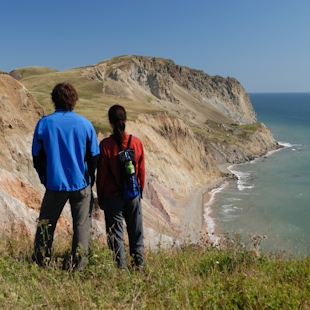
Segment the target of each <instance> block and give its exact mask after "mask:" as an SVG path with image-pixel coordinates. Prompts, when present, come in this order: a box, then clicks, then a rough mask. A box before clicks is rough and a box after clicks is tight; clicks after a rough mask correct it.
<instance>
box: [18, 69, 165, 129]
mask: <svg viewBox="0 0 310 310" xmlns="http://www.w3.org/2000/svg"><path fill="white" fill-rule="evenodd" d="M19 70H24V71H25V72H26V73H25V75H26V76H27V77H26V78H23V79H22V80H21V83H22V84H24V85H25V87H26V88H27V89H28V90H29V91H30V92H31V93H32V94H33V95H35V97H36V99H37V101H38V102H39V103H40V104H41V105H42V106H43V107H44V109H45V111H46V113H47V114H49V113H52V112H53V111H54V106H53V103H52V101H51V98H50V93H51V91H52V89H53V88H54V86H55V85H56V84H57V83H60V82H63V81H66V82H70V83H72V84H73V85H74V87H75V88H76V90H77V92H78V94H79V101H78V104H77V106H76V109H75V110H76V112H77V113H80V114H81V115H83V116H85V117H87V118H88V119H89V120H90V121H91V122H92V123H93V125H94V126H95V128H96V129H97V130H98V131H101V132H102V133H105V132H106V131H108V130H110V126H109V124H108V121H107V112H108V109H109V108H110V106H112V105H113V104H116V103H117V104H121V105H123V106H124V107H125V109H126V110H127V114H128V119H129V120H134V119H135V118H136V116H137V115H138V114H139V113H153V112H156V111H159V109H158V108H154V107H152V105H151V104H148V105H146V104H143V103H140V102H134V101H132V100H129V99H126V98H120V97H115V96H107V95H104V94H103V93H102V83H101V82H99V81H94V80H88V79H86V78H84V77H82V76H81V68H74V69H69V70H65V71H59V72H48V73H45V72H44V71H42V72H43V73H42V74H33V75H31V74H30V73H28V71H29V72H34V70H33V68H32V67H28V68H23V69H19ZM37 72H38V71H37Z"/></svg>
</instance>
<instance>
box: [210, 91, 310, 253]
mask: <svg viewBox="0 0 310 310" xmlns="http://www.w3.org/2000/svg"><path fill="white" fill-rule="evenodd" d="M250 98H251V102H252V104H253V106H254V109H255V111H256V112H257V118H258V121H260V122H263V123H264V124H265V125H266V126H267V127H268V128H269V129H270V131H271V133H272V134H273V136H274V138H275V139H276V140H277V141H278V142H279V144H281V145H283V146H284V148H282V149H281V150H279V151H276V152H271V153H269V154H268V155H267V156H263V157H262V158H259V159H257V160H255V161H252V162H249V163H246V164H241V165H234V166H231V167H230V168H229V169H230V170H231V171H232V172H233V173H234V174H235V175H236V176H237V177H238V180H236V181H230V182H228V183H225V184H224V185H223V186H222V187H221V188H218V189H216V190H214V191H213V192H212V193H211V194H212V198H213V199H212V200H211V201H210V202H209V204H208V205H207V206H206V207H207V208H206V212H207V213H209V212H210V209H212V211H213V212H212V218H210V217H207V218H208V222H209V223H211V224H212V223H213V224H212V225H215V227H216V231H218V232H219V233H221V234H223V233H225V232H229V233H230V235H232V234H234V233H240V234H241V235H242V240H243V241H244V242H245V243H247V242H249V240H250V236H254V235H260V236H266V237H267V238H266V239H263V240H262V243H261V248H262V250H263V251H267V252H273V253H275V252H279V251H281V252H282V253H289V254H290V255H309V254H310V93H266V94H263V93H252V94H250ZM212 225H211V226H212ZM213 238H215V239H214V240H217V239H216V236H214V237H213Z"/></svg>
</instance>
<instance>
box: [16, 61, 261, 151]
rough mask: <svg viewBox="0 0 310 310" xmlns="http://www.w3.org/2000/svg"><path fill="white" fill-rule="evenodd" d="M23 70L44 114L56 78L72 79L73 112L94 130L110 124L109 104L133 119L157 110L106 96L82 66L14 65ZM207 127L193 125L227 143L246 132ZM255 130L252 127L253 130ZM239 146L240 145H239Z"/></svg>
mask: <svg viewBox="0 0 310 310" xmlns="http://www.w3.org/2000/svg"><path fill="white" fill-rule="evenodd" d="M126 58H130V56H119V57H114V58H111V59H108V60H104V61H102V63H104V62H109V66H111V65H113V64H116V63H118V62H120V61H123V60H124V59H126ZM18 70H19V71H20V72H23V76H24V77H25V78H23V79H22V80H21V83H23V84H24V85H25V87H26V88H27V89H28V90H29V91H30V92H31V93H32V94H33V95H35V96H36V99H37V100H38V102H39V103H40V104H41V105H42V106H43V107H44V109H45V111H46V113H47V114H49V113H52V112H53V111H54V107H53V104H52V102H51V99H50V93H51V91H52V89H53V87H54V86H55V85H56V84H57V83H60V82H63V81H67V82H70V83H72V84H73V85H74V86H75V87H76V89H77V92H78V94H79V98H80V99H79V102H78V105H77V107H76V112H77V113H80V114H81V115H84V116H85V117H87V118H88V119H89V120H90V121H91V122H92V123H93V125H94V127H95V128H96V130H97V131H100V132H102V133H103V134H104V133H106V132H107V131H110V125H109V124H108V121H107V112H108V109H109V107H110V106H111V105H113V104H116V103H117V104H121V105H123V106H124V107H125V109H126V110H127V115H128V119H129V120H135V118H136V117H137V115H138V114H139V113H154V112H158V111H162V110H160V109H159V108H158V107H154V106H153V105H152V104H151V103H141V102H136V101H132V100H130V99H126V98H121V97H116V96H108V95H105V94H103V93H102V82H99V81H95V80H89V79H86V78H85V77H82V75H81V70H82V68H73V69H68V70H65V71H56V70H53V69H48V68H41V69H40V67H27V68H22V69H18ZM206 125H208V126H209V128H212V130H213V133H209V132H207V131H205V130H202V129H201V128H200V129H198V128H193V129H194V130H195V131H196V132H197V133H199V134H203V135H204V136H206V137H208V138H209V139H210V140H214V141H218V142H223V141H224V140H225V141H226V142H228V143H229V144H236V145H237V146H238V145H239V144H240V143H239V142H238V139H240V138H247V133H249V131H248V128H247V127H246V126H237V125H234V126H235V127H238V128H239V129H240V130H242V131H243V133H242V134H240V135H239V137H238V139H237V140H235V138H234V137H231V138H229V139H228V138H227V135H226V131H225V130H223V129H221V128H220V127H218V126H217V123H214V122H212V121H208V124H207V123H206ZM251 126H252V127H253V128H257V127H258V124H252V125H251ZM254 131H255V130H254ZM239 146H240V145H239Z"/></svg>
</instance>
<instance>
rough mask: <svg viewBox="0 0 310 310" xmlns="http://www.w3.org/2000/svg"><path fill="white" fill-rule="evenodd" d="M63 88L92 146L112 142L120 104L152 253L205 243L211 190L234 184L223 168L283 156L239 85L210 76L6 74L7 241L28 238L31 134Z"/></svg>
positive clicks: (155, 66) (164, 64)
mask: <svg viewBox="0 0 310 310" xmlns="http://www.w3.org/2000/svg"><path fill="white" fill-rule="evenodd" d="M0 69H1V68H0ZM62 81H68V82H71V83H72V84H74V86H75V87H76V89H77V91H78V93H79V98H80V99H79V102H78V105H77V107H76V111H77V113H80V114H82V115H84V116H85V117H87V118H89V119H90V120H91V122H92V123H93V124H94V126H95V128H96V131H97V134H98V141H100V140H101V139H102V138H103V137H106V136H108V135H109V134H110V132H111V129H110V126H109V124H108V120H107V111H108V109H109V107H110V106H111V105H113V104H115V103H118V104H121V105H123V106H124V107H125V108H126V110H127V113H128V122H127V125H126V130H127V131H128V132H130V133H132V134H135V135H137V136H139V137H140V139H141V140H142V141H143V144H144V147H145V154H146V170H147V178H146V188H145V192H144V193H143V216H144V224H145V241H146V242H145V243H146V245H147V246H149V247H150V248H156V246H157V245H158V244H159V243H160V244H161V245H167V246H172V245H174V244H177V243H182V242H192V243H200V242H203V239H204V237H205V236H206V232H208V233H209V234H210V231H208V227H207V225H206V222H205V219H204V204H205V203H206V202H207V200H208V199H210V197H209V196H208V195H209V194H208V193H209V192H210V191H211V190H212V189H214V188H216V187H218V186H219V185H220V184H221V183H222V182H223V181H227V180H230V179H231V178H233V177H234V176H233V175H232V174H231V173H230V172H229V171H228V170H227V169H226V168H227V166H229V165H232V164H238V163H243V162H247V161H250V160H253V159H254V158H257V157H260V156H263V155H264V154H266V153H267V152H269V151H271V150H274V149H277V148H279V147H280V146H279V144H278V143H277V141H275V140H274V138H273V136H272V134H271V132H270V131H269V130H268V128H267V127H266V126H265V125H264V124H262V123H258V122H257V120H256V114H255V111H254V109H253V106H252V104H251V102H250V99H249V96H248V95H247V94H246V93H245V91H244V89H243V87H242V85H241V84H240V83H239V82H238V81H237V80H236V79H234V78H232V77H227V78H223V77H220V76H210V75H208V74H206V73H204V72H203V71H201V70H196V69H191V68H188V67H183V66H179V65H177V64H175V63H174V62H173V61H171V60H167V59H163V58H155V57H145V56H135V55H128V56H119V57H114V58H111V59H107V60H104V61H102V62H100V63H98V64H95V65H89V66H84V67H80V68H73V69H68V70H64V71H57V70H54V69H51V68H44V67H27V68H19V69H15V70H13V71H11V72H9V73H2V74H0V110H1V116H0V127H1V133H0V146H1V147H0V175H1V179H0V215H1V217H0V218H1V219H0V231H1V232H2V233H3V234H10V233H12V232H13V231H14V233H16V232H20V233H21V232H22V233H23V234H28V235H29V236H33V234H34V230H35V220H36V218H37V217H38V210H39V208H40V202H41V199H42V195H43V192H44V188H43V186H42V185H41V184H40V183H39V179H38V177H37V175H36V173H35V170H34V169H33V166H32V158H31V141H32V134H33V130H34V126H35V124H36V122H37V120H38V119H39V118H40V117H42V116H43V115H45V114H48V113H51V112H53V105H52V103H51V100H50V92H51V89H52V88H53V87H54V85H55V84H56V83H58V82H62ZM94 192H96V189H95V188H94ZM208 197H209V198H208ZM17 210H18V212H17ZM70 225H71V224H70V212H69V210H68V209H65V210H64V212H63V214H62V219H61V221H60V223H59V225H58V227H57V231H56V233H57V234H58V235H68V234H70V233H71V231H72V227H71V226H70ZM57 234H56V238H57ZM93 238H96V239H99V240H100V241H102V242H105V227H104V218H103V213H102V211H101V210H99V209H98V208H97V209H96V208H95V210H94V216H93Z"/></svg>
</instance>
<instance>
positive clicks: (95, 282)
mask: <svg viewBox="0 0 310 310" xmlns="http://www.w3.org/2000/svg"><path fill="white" fill-rule="evenodd" d="M234 241H235V242H234V245H233V246H232V247H228V249H227V250H217V249H215V248H212V247H207V248H205V249H202V248H193V247H191V246H185V247H184V248H183V249H182V250H180V249H179V250H173V249H166V250H165V249H159V250H158V251H157V252H148V253H146V260H147V262H148V265H147V267H146V268H145V270H144V271H143V272H141V273H138V272H135V271H133V270H131V269H129V271H128V272H127V271H125V270H118V269H116V268H115V267H114V264H113V262H112V255H111V251H110V250H109V249H108V248H107V247H106V246H104V247H102V248H101V247H100V246H98V244H96V243H93V244H92V254H91V257H90V264H89V266H88V268H87V269H86V271H85V272H84V273H82V274H80V273H74V274H72V273H70V272H67V271H65V270H62V260H63V258H64V256H65V255H66V254H67V253H66V251H65V250H63V248H69V247H70V245H69V242H70V241H69V240H68V244H67V245H64V246H60V245H59V244H57V242H56V244H55V252H54V257H53V258H52V261H51V263H50V265H49V266H46V267H43V268H38V267H37V266H36V265H35V264H33V263H32V262H31V259H30V255H31V251H30V248H31V246H32V244H30V243H29V241H28V242H20V241H19V242H18V241H12V240H11V239H10V240H9V239H8V240H7V241H5V240H3V239H2V241H1V242H0V307H1V309H38V308H40V309H42V308H43V309H309V307H310V264H309V259H308V258H299V259H281V257H280V255H276V254H274V255H270V256H268V257H267V256H264V255H260V256H257V255H256V254H255V252H253V251H249V250H245V249H243V248H241V247H240V248H239V247H238V240H236V239H235V240H234Z"/></svg>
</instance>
